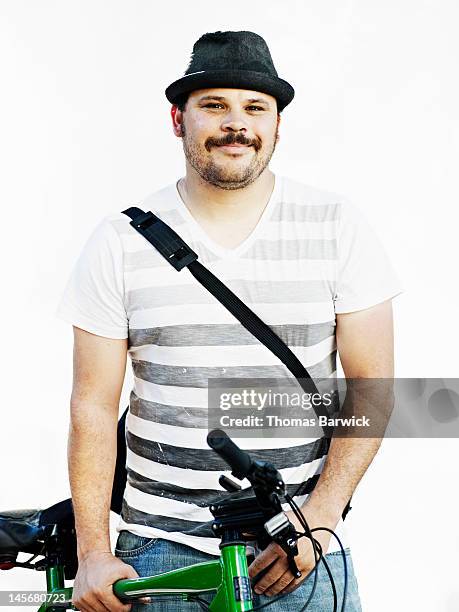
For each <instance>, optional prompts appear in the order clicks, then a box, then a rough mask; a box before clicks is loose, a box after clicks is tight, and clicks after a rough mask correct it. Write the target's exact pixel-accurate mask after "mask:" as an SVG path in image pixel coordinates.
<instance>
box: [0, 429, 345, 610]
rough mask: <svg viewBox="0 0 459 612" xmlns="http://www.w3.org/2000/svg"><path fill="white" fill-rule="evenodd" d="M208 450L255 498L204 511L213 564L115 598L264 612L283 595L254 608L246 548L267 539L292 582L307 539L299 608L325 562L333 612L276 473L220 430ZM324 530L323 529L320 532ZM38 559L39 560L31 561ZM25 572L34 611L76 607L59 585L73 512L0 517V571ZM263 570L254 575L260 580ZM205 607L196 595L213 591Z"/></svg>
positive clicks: (138, 585) (122, 583)
mask: <svg viewBox="0 0 459 612" xmlns="http://www.w3.org/2000/svg"><path fill="white" fill-rule="evenodd" d="M207 442H208V444H209V446H210V447H211V448H212V449H213V450H214V451H215V452H217V453H218V454H219V455H220V456H221V457H222V458H223V459H224V460H225V461H226V462H227V463H228V465H229V466H230V467H231V470H232V471H231V474H232V476H234V477H235V478H237V479H239V480H243V479H244V478H247V479H248V481H249V482H250V484H251V485H252V488H253V492H254V495H252V496H250V497H247V498H244V499H233V500H232V499H231V497H230V498H229V499H227V500H225V501H222V502H219V503H216V504H213V505H211V506H210V508H209V509H210V511H211V513H212V515H213V517H214V521H213V523H212V529H213V531H214V533H215V535H216V536H219V537H220V540H221V542H220V550H221V556H220V558H218V559H216V560H212V561H206V562H202V563H195V564H193V565H189V566H187V567H182V568H177V569H175V570H172V571H169V572H164V573H161V574H157V575H153V576H147V577H140V578H136V579H123V580H118V581H117V582H115V583H114V584H113V591H114V593H115V595H116V596H117V597H118V598H119V599H120V600H121V601H123V602H134V601H136V600H138V599H139V598H145V597H150V598H151V601H152V602H153V603H154V600H155V597H156V598H159V597H161V598H163V597H180V598H181V599H182V600H183V601H184V602H185V601H194V602H197V603H198V604H199V605H200V606H201V608H202V609H204V610H209V611H210V612H250V611H253V610H259V609H261V608H266V607H268V606H269V605H271V604H272V603H274V602H275V601H277V600H278V599H280V598H281V597H283V595H282V594H281V595H278V596H277V597H275V598H273V599H272V601H270V602H269V603H267V604H263V605H262V606H258V607H257V608H254V607H253V600H252V586H254V584H255V582H253V583H251V581H250V578H249V573H248V564H247V556H246V547H247V543H248V542H250V541H252V540H256V541H257V545H258V547H259V548H260V549H264V548H265V547H266V546H267V545H268V544H269V543H270V542H271V541H275V542H277V543H278V544H279V545H280V546H281V547H282V548H283V550H284V551H285V552H286V554H287V559H288V565H289V569H290V571H291V572H292V574H293V575H294V576H295V577H297V578H299V577H300V576H301V572H300V571H299V570H298V567H297V565H296V562H295V556H296V555H297V554H298V547H297V540H298V539H299V538H300V537H307V538H309V539H310V540H311V543H312V545H313V550H314V556H315V561H316V563H315V567H314V569H313V573H314V583H313V587H312V590H311V593H310V595H309V597H308V600H307V601H306V603H305V605H304V606H303V608H302V610H306V609H307V606H308V605H309V603H310V601H311V600H312V597H313V595H314V591H315V587H316V581H317V566H318V563H319V562H320V561H322V562H323V563H324V564H325V568H326V570H327V572H328V575H329V578H330V582H331V588H332V589H333V597H334V605H333V610H334V612H336V611H337V596H336V589H335V585H334V581H333V577H332V575H331V572H330V570H329V568H328V566H327V564H326V561H325V558H324V557H323V555H322V550H321V547H320V544H319V543H318V541H317V540H315V538H314V537H313V535H312V532H314V531H319V530H320V528H316V529H313V530H310V529H309V527H308V525H307V523H306V520H305V519H304V517H303V515H302V513H301V511H300V509H299V508H298V506H297V505H296V503H295V501H294V500H293V498H291V497H290V496H289V495H288V494H285V484H284V482H283V480H282V477H281V474H280V473H279V472H278V471H277V469H276V468H275V467H274V465H272V464H271V463H268V462H263V461H258V460H252V459H251V457H250V455H249V454H248V453H247V452H245V451H243V450H241V449H240V448H239V447H238V446H237V445H236V444H235V443H234V442H233V441H232V440H231V439H230V438H229V437H228V436H227V435H226V433H224V432H223V431H221V430H213V431H211V432H210V433H209V435H208V437H207ZM219 482H220V484H221V485H222V487H223V488H224V489H225V490H226V491H228V492H236V491H239V490H240V489H241V487H240V486H239V485H238V484H237V483H236V482H234V481H233V480H231V479H230V478H227V477H226V476H224V475H221V476H220V478H219ZM282 496H283V497H284V498H285V500H286V501H287V502H288V503H289V504H290V506H291V508H292V510H293V512H294V513H295V516H296V517H297V518H298V520H299V522H300V524H301V525H302V527H303V528H304V530H305V531H304V532H303V533H301V532H298V531H296V529H295V528H294V526H293V524H292V523H291V522H290V521H289V519H288V517H287V515H286V514H285V513H284V511H283V510H282V506H281V501H280V497H282ZM324 529H325V528H324ZM326 530H327V531H330V532H331V533H332V534H333V535H334V536H335V537H336V538H337V541H338V544H339V546H340V548H341V553H342V558H343V566H344V593H343V601H342V606H341V612H344V610H345V604H346V592H347V566H346V556H345V552H344V548H343V546H342V544H341V542H340V540H339V538H338V536H336V534H334V533H333V532H332V531H331V530H328V529H326ZM20 552H22V553H32V555H33V556H32V557H31V558H30V559H28V560H27V561H26V562H18V561H17V556H18V554H19V553H20ZM38 556H43V559H40V560H38V561H36V562H35V563H32V561H34V559H36V557H38ZM13 567H25V568H29V569H35V570H42V571H46V586H47V591H46V597H45V598H44V599H45V601H43V602H42V603H41V602H40V603H41V605H40V607H39V608H38V612H45V611H46V612H53V611H57V610H62V609H73V610H76V609H77V608H76V607H75V606H74V605H73V604H72V587H66V586H65V580H66V579H73V578H74V577H75V575H76V570H77V567H78V561H77V555H76V535H75V529H74V517H73V513H69V512H66V513H65V512H64V513H62V507H60V506H59V504H56V506H52V507H51V508H49V509H47V510H45V511H40V510H34V511H30V510H24V511H21V510H19V511H12V512H6V513H5V512H4V513H0V569H11V568H13ZM268 570H269V568H266V569H265V570H263V572H260V574H258V575H257V576H256V580H259V579H260V578H261V577H262V575H264V573H266V571H268ZM214 592H215V596H214V597H213V599H212V601H211V602H210V603H208V602H207V601H206V600H205V599H203V598H202V595H203V594H206V593H207V594H208V593H211V594H212V593H214Z"/></svg>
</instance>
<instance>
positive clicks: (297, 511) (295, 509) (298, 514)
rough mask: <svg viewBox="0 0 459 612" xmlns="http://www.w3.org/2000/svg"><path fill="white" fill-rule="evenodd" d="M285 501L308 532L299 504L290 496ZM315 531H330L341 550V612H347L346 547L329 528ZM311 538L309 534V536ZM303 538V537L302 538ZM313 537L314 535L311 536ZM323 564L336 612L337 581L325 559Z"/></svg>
mask: <svg viewBox="0 0 459 612" xmlns="http://www.w3.org/2000/svg"><path fill="white" fill-rule="evenodd" d="M285 499H286V500H287V501H288V503H289V504H290V506H291V507H292V509H293V512H294V513H295V516H296V517H297V518H298V520H299V521H300V522H301V524H302V526H303V527H305V526H306V527H307V530H309V526H308V524H307V522H306V519H305V517H304V515H303V513H302V512H301V510H300V508H299V507H298V505H297V503H296V502H295V500H294V499H292V498H291V497H290V496H289V495H286V496H285ZM307 530H306V529H305V531H306V532H307ZM315 531H328V532H329V533H331V535H332V536H333V537H334V538H335V539H336V540H337V542H338V545H339V547H340V549H341V557H342V559H343V566H344V585H343V602H342V604H341V612H345V608H346V597H347V586H348V568H347V561H346V552H345V550H344V546H343V544H342V542H341V540H340V538H339V537H338V536H337V534H336V533H335V532H334V531H333V530H332V529H329V528H328V527H315V528H314V529H312V530H310V533H311V534H312V533H313V532H315ZM302 535H306V534H302ZM307 535H308V536H309V533H308V534H307ZM300 537H302V536H300ZM311 537H312V535H311ZM322 561H323V563H324V564H325V569H326V570H327V573H328V576H329V578H330V584H331V586H332V590H333V610H334V612H335V611H336V610H337V605H338V604H337V597H335V594H336V585H335V581H334V580H333V577H332V575H331V572H330V568H329V567H328V565H327V563H326V561H325V559H324V558H322ZM305 609H306V608H305V607H303V608H302V610H301V612H303V611H304V610H305Z"/></svg>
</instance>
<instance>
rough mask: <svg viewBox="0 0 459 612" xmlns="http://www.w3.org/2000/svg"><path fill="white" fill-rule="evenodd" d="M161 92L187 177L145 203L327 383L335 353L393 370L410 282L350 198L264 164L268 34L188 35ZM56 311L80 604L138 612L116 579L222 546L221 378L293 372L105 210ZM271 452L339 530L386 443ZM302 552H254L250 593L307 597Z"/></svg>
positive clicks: (277, 101) (275, 133)
mask: <svg viewBox="0 0 459 612" xmlns="http://www.w3.org/2000/svg"><path fill="white" fill-rule="evenodd" d="M166 95H167V97H168V99H169V101H170V102H171V103H172V108H171V117H172V127H173V131H174V134H175V135H176V136H177V137H178V138H180V139H181V140H182V144H183V150H184V154H185V160H186V173H185V176H184V177H183V178H181V179H180V180H179V181H178V182H177V184H174V185H171V186H169V187H166V188H165V189H163V190H161V191H159V192H157V193H155V194H153V195H151V196H149V197H148V198H146V199H145V200H144V202H142V204H141V207H142V208H143V209H144V210H152V211H153V212H154V213H155V214H157V215H158V216H159V217H160V218H162V219H163V220H164V221H165V222H166V223H168V224H169V225H171V226H172V227H173V228H174V229H175V230H176V231H177V232H178V233H179V234H180V235H181V237H182V238H183V239H184V240H185V242H187V243H188V244H189V245H190V246H191V248H193V250H195V251H196V252H197V253H198V255H199V260H200V261H201V262H202V263H203V264H204V265H206V266H207V267H209V268H210V269H211V270H212V271H213V272H214V274H216V275H217V276H218V277H219V278H221V280H222V281H223V282H224V283H225V284H227V285H228V286H229V287H230V288H231V289H232V290H233V291H234V292H235V293H236V294H237V295H238V296H239V297H240V298H241V299H242V300H243V301H245V302H246V303H247V304H248V305H249V306H250V308H252V310H254V311H255V312H256V313H257V314H258V315H259V316H260V318H261V319H262V320H264V321H265V322H266V323H267V324H268V325H270V326H271V327H272V328H273V329H274V331H275V332H276V333H277V334H278V335H279V336H280V337H281V338H282V339H283V340H284V342H286V343H287V344H288V345H290V347H294V350H295V352H296V354H297V355H298V356H299V357H300V359H301V361H302V363H303V364H304V365H305V367H306V368H307V369H308V371H309V372H310V374H311V375H312V376H313V377H314V378H315V377H330V376H331V377H333V376H336V352H337V349H338V351H339V354H340V359H341V363H342V366H343V369H344V372H345V375H346V377H349V378H351V377H353V378H359V377H368V378H369V377H381V378H382V377H389V378H390V377H392V376H393V325H392V308H391V298H393V297H394V296H395V295H397V294H398V293H400V288H399V284H398V280H397V278H396V276H395V274H394V272H393V270H392V268H391V266H390V264H389V262H388V260H387V259H386V257H385V254H384V252H383V249H382V248H381V246H380V244H379V242H378V240H377V238H376V237H375V236H374V234H373V233H372V231H371V229H370V228H369V227H368V226H367V225H366V223H365V221H364V220H363V218H362V217H361V215H360V214H359V212H358V211H357V210H356V209H355V208H354V207H353V206H352V205H351V204H350V203H348V202H344V201H343V200H342V198H339V197H337V196H335V195H333V194H330V193H327V192H323V191H319V190H317V189H313V188H311V187H307V186H306V185H303V184H301V183H298V182H295V181H292V180H289V179H286V178H282V177H278V176H275V175H274V174H273V173H272V172H271V170H270V169H269V161H270V159H271V156H272V154H273V152H274V150H275V147H276V143H277V141H278V139H279V126H280V120H281V111H282V110H283V109H284V108H285V106H287V104H289V103H290V102H291V100H292V99H293V95H294V91H293V88H292V87H291V86H290V85H289V84H288V83H287V82H286V81H284V80H282V79H280V78H279V77H278V76H277V72H276V70H275V68H274V65H273V62H272V59H271V55H270V53H269V50H268V47H267V46H266V43H265V41H264V40H263V39H262V38H261V37H259V36H258V35H256V34H254V33H252V32H216V33H211V34H205V35H204V36H202V37H201V38H200V39H199V40H198V41H197V42H196V43H195V45H194V48H193V56H192V60H191V62H190V65H189V67H188V69H187V72H186V73H185V75H184V76H183V77H182V78H181V79H179V80H178V81H176V82H174V83H173V84H172V85H170V86H169V87H168V89H167V90H166ZM59 314H60V316H61V317H62V318H64V319H66V320H68V321H70V322H71V323H72V324H73V326H74V340H75V345H74V385H73V391H72V398H71V428H70V435H69V473H70V483H71V488H72V497H73V504H74V509H75V517H76V528H77V536H78V558H79V570H78V574H77V577H76V580H75V588H74V602H75V603H76V605H77V606H78V607H79V608H80V609H82V610H88V611H89V610H91V611H94V610H95V611H103V610H107V609H109V610H128V609H129V608H130V606H126V605H122V604H121V603H120V602H119V601H118V600H117V599H116V598H115V597H114V596H113V594H112V590H111V585H112V584H113V582H115V581H116V580H117V579H120V578H128V577H136V576H137V575H150V574H154V573H158V572H160V571H166V570H169V569H174V568H176V567H179V566H183V565H187V564H190V563H193V562H197V561H202V560H206V559H210V558H214V557H213V555H217V554H219V550H218V542H219V540H218V539H217V538H214V537H212V533H211V531H210V528H209V525H210V522H211V515H210V513H209V511H208V505H209V504H210V503H211V502H212V500H216V499H219V498H221V497H224V495H225V494H224V492H223V490H222V487H221V486H220V485H219V484H218V476H219V475H220V473H221V471H222V469H226V468H223V467H222V462H221V460H219V458H218V457H216V455H215V453H213V451H211V450H210V449H209V448H208V447H207V445H206V444H205V437H206V434H207V420H206V416H207V412H206V409H207V385H208V379H209V378H210V377H224V376H228V377H247V376H249V377H270V378H271V377H282V376H287V375H288V371H287V369H286V367H285V366H284V365H283V364H282V363H280V362H279V360H278V359H277V358H276V357H274V356H273V355H272V354H271V353H270V351H269V350H268V349H267V348H266V347H264V346H263V345H262V344H261V343H260V342H258V341H257V340H256V339H255V338H254V337H252V336H251V334H249V333H248V332H247V331H246V330H245V329H244V328H243V327H242V326H241V325H240V324H238V322H237V321H236V319H234V318H233V317H232V315H230V314H229V312H228V311H227V310H226V309H225V308H224V307H223V306H222V305H221V304H219V303H218V302H217V300H215V299H214V298H213V296H212V295H210V294H209V293H208V292H207V291H206V290H205V289H204V288H203V287H201V286H200V285H199V283H197V281H196V280H195V279H194V278H193V277H192V275H191V274H189V272H188V270H183V271H181V272H180V273H178V272H177V271H175V270H174V269H173V268H172V267H171V266H170V265H169V263H168V262H166V261H165V260H164V259H163V258H162V256H161V255H160V254H159V253H158V252H157V251H156V250H155V249H154V248H153V247H152V246H151V245H150V244H149V243H148V242H147V241H145V239H144V238H143V237H142V236H141V235H139V234H138V233H137V232H136V231H135V230H134V229H133V228H132V227H131V226H130V225H129V219H128V218H127V217H126V216H125V215H122V214H115V215H110V216H109V217H107V218H105V219H104V220H103V221H102V223H101V224H100V225H99V226H98V228H97V229H96V230H95V232H94V233H93V235H92V236H91V238H90V239H89V241H88V243H87V244H86V246H85V248H84V250H83V253H82V254H81V257H80V259H79V261H78V264H77V266H76V268H75V270H74V273H73V275H72V277H71V280H70V282H69V284H68V287H67V290H66V292H65V295H64V297H63V299H62V302H61V305H60V309H59ZM375 347H377V348H375ZM127 353H129V355H130V357H131V360H132V365H133V372H134V388H133V390H132V392H131V397H130V413H129V416H128V420H127V450H128V454H127V470H128V484H127V486H126V491H125V494H124V500H123V509H122V513H121V517H120V522H119V525H118V531H119V532H120V535H119V537H118V541H117V544H116V550H115V556H114V555H112V553H111V549H110V540H109V522H108V520H109V508H110V496H111V489H112V481H113V472H114V464H115V456H116V426H117V417H118V409H119V400H120V394H121V389H122V384H123V380H124V375H125V367H126V355H127ZM263 444H264V446H262V447H260V448H261V449H262V450H259V451H258V452H259V453H260V455H261V456H262V458H263V459H265V460H268V461H272V462H273V463H274V464H275V465H276V467H278V468H279V469H280V470H281V472H282V474H283V477H284V479H285V481H286V483H287V484H290V485H298V491H299V492H300V491H305V490H307V485H308V483H309V484H310V483H311V482H313V479H314V476H315V477H316V480H317V476H318V475H319V474H320V477H319V478H318V482H317V484H316V486H315V488H314V489H313V491H312V493H310V495H306V496H305V495H303V496H301V495H298V496H297V501H298V502H299V503H301V504H302V509H303V512H304V515H305V517H306V519H307V521H308V523H309V526H310V527H311V528H314V527H328V528H330V529H332V530H335V531H336V532H337V533H338V534H339V535H340V537H341V538H343V539H344V540H345V533H344V529H343V524H342V519H341V515H342V513H343V510H344V508H345V506H346V503H347V501H348V500H349V498H350V497H351V495H352V493H353V491H354V489H355V487H356V486H357V484H358V482H359V480H360V479H361V477H362V475H363V474H364V472H365V470H366V469H367V467H368V465H369V464H370V462H371V460H372V458H373V456H374V454H375V453H376V452H377V448H378V446H379V440H377V439H376V440H371V439H369V440H362V439H339V438H337V439H333V440H332V442H331V445H330V448H329V450H328V448H327V447H324V446H321V444H320V443H319V444H317V443H311V442H310V441H308V443H307V444H301V445H299V446H298V445H297V446H294V447H289V448H279V444H278V443H276V440H275V439H271V440H270V439H264V440H263ZM276 444H277V446H276ZM327 450H328V453H327ZM287 514H288V515H289V518H290V520H291V521H292V522H293V523H294V524H295V526H296V527H297V528H298V529H300V526H299V523H298V521H297V519H296V518H295V517H294V516H293V515H292V513H287ZM301 530H302V529H301ZM317 533H318V534H320V535H317V539H318V541H319V542H320V544H321V546H322V548H323V551H324V553H325V552H327V551H328V554H327V557H326V558H327V560H328V563H329V566H330V569H331V571H332V573H333V576H334V579H335V582H336V584H337V590H338V596H340V595H342V591H343V571H342V559H341V555H340V552H339V549H338V546H337V544H336V542H335V541H334V539H331V536H330V534H329V533H328V532H326V531H322V532H317ZM298 546H299V555H298V557H297V558H296V560H297V565H298V567H299V568H300V570H301V571H302V577H301V578H300V579H295V578H294V577H293V575H292V574H291V573H290V571H289V569H288V566H287V562H286V556H285V553H284V552H283V551H282V549H280V547H279V546H278V545H276V544H274V543H271V544H270V545H269V546H268V547H267V548H266V549H265V550H264V551H262V552H260V553H259V554H258V555H257V557H256V558H255V560H254V561H253V562H252V564H251V566H250V575H251V576H252V577H253V576H255V575H256V574H258V573H259V572H260V571H261V570H262V569H264V568H266V567H267V566H269V565H271V564H272V565H271V568H270V569H269V571H268V572H267V573H266V574H265V575H264V577H263V578H262V579H261V580H260V581H259V582H258V584H257V587H256V591H257V592H259V593H260V594H261V596H260V597H258V596H256V598H255V604H257V603H265V602H269V601H270V599H269V598H270V597H271V596H273V595H277V594H279V593H288V595H287V596H286V597H284V598H283V599H281V600H280V601H279V602H276V603H274V604H273V605H272V606H270V608H269V609H271V610H273V611H274V610H277V611H281V610H297V609H298V610H299V609H301V607H302V605H304V603H305V601H306V600H307V597H308V594H309V592H310V590H311V584H312V582H311V580H310V579H308V578H306V577H307V575H308V574H309V573H310V572H311V570H312V568H313V566H314V556H313V553H312V548H311V546H310V544H309V543H308V542H307V541H306V539H304V538H303V539H301V540H299V542H298ZM346 547H347V548H346V555H347V562H348V567H349V586H348V599H347V606H346V609H347V610H348V611H356V610H360V609H361V608H360V603H359V597H358V590H357V584H356V579H355V576H354V573H353V568H352V561H351V556H350V551H349V548H348V546H347V545H346ZM332 601H333V599H332V591H331V588H330V582H329V579H328V576H327V574H326V572H325V570H324V568H323V565H322V564H320V571H319V582H318V586H317V590H316V594H315V596H314V598H313V600H312V602H311V604H310V606H309V607H308V610H314V611H316V612H318V611H321V612H328V611H329V610H332V609H333V608H332ZM174 606H176V607H174ZM186 606H187V607H185V604H183V602H182V603H181V602H178V603H173V602H169V603H167V604H163V603H158V602H157V603H156V604H155V605H153V604H152V608H153V609H155V610H160V609H164V610H180V609H190V610H191V609H193V606H196V607H195V608H194V609H198V608H197V604H186ZM135 607H137V605H136V606H135ZM140 608H143V609H145V605H143V606H140V605H139V609H140Z"/></svg>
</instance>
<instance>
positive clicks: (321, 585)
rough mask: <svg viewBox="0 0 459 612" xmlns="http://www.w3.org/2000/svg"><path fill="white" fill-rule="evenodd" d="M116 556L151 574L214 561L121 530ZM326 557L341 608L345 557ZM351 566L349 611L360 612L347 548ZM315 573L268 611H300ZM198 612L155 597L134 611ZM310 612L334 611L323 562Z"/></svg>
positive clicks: (261, 599)
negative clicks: (149, 602)
mask: <svg viewBox="0 0 459 612" xmlns="http://www.w3.org/2000/svg"><path fill="white" fill-rule="evenodd" d="M115 555H116V556H117V557H118V558H120V559H121V560H122V561H124V562H125V563H128V564H129V565H132V567H133V568H134V569H135V570H136V572H137V573H138V574H139V576H141V577H142V576H151V575H153V574H159V573H161V572H167V571H170V570H173V569H177V568H179V567H185V566H187V565H191V564H192V563H200V562H202V561H210V560H215V559H216V557H215V556H214V555H209V554H207V553H204V552H201V551H199V550H196V549H194V548H190V547H189V546H185V545H183V544H177V543H176V542H171V541H169V540H163V539H161V538H146V537H141V536H137V535H134V534H133V533H130V532H129V531H121V532H120V534H119V536H118V540H117V543H116V548H115ZM326 560H327V563H328V566H329V568H330V571H331V573H332V576H333V578H334V581H335V585H336V590H337V593H338V611H339V610H341V602H342V594H343V583H344V581H343V577H344V573H343V559H342V555H341V552H332V553H329V554H327V555H326ZM346 560H347V567H348V590H347V598H346V612H361V610H362V608H361V606H360V599H359V593H358V587H357V580H356V578H355V574H354V568H353V565H352V559H351V553H350V550H349V549H346ZM313 580H314V578H313V574H310V575H309V576H308V578H306V579H305V580H304V581H303V582H302V584H301V585H300V586H299V587H298V588H297V589H296V590H295V591H293V592H292V593H289V594H288V595H286V596H285V597H283V598H282V599H280V600H279V601H278V602H276V603H273V604H272V605H270V606H267V607H266V608H264V610H266V612H299V611H300V610H301V608H302V606H304V604H305V603H306V600H307V598H308V596H309V593H310V592H311V588H312V585H313ZM202 598H203V599H205V600H206V601H208V602H210V601H211V600H212V597H211V596H210V595H209V594H203V595H202ZM272 599H273V597H266V596H264V595H261V596H259V595H256V594H255V593H254V594H253V604H254V607H256V606H258V605H261V604H264V603H268V602H270V601H272ZM150 610H151V611H152V612H153V611H154V612H183V611H185V612H187V611H188V610H189V611H190V612H195V611H196V612H198V611H199V610H201V608H200V606H199V604H198V603H196V602H184V601H181V600H179V599H175V598H174V599H170V598H169V599H158V600H156V601H155V599H154V598H153V599H152V603H151V604H133V606H132V612H142V611H143V612H150ZM307 612H333V592H332V589H331V586H330V580H329V577H328V574H327V572H326V570H325V567H324V565H323V563H320V564H319V567H318V579H317V586H316V591H315V594H314V597H313V599H312V601H311V602H310V604H309V605H308V607H307Z"/></svg>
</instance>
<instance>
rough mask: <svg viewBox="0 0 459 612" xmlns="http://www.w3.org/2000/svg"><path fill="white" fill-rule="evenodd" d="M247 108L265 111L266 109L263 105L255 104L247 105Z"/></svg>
mask: <svg viewBox="0 0 459 612" xmlns="http://www.w3.org/2000/svg"><path fill="white" fill-rule="evenodd" d="M247 110H251V111H263V110H265V109H264V108H263V107H262V106H255V105H254V104H251V105H250V106H247Z"/></svg>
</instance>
